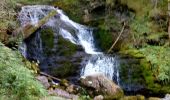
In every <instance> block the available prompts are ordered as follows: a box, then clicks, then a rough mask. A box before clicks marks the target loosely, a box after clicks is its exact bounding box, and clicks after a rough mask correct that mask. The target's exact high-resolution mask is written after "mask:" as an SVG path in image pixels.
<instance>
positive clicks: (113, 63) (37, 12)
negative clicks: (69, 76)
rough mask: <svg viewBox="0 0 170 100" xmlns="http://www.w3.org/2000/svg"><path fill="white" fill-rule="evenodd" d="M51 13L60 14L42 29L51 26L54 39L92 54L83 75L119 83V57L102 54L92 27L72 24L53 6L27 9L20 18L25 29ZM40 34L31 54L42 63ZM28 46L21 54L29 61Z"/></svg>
mask: <svg viewBox="0 0 170 100" xmlns="http://www.w3.org/2000/svg"><path fill="white" fill-rule="evenodd" d="M51 10H56V11H57V12H58V13H57V15H55V16H54V17H53V18H51V19H50V20H49V21H48V22H47V23H46V24H45V25H44V26H42V27H52V28H53V30H54V32H55V36H58V35H60V36H62V37H63V38H64V39H66V40H68V41H70V42H71V43H73V44H76V45H80V46H82V47H83V49H84V51H85V52H86V53H87V54H89V55H90V57H88V59H87V61H86V63H85V65H84V66H83V65H82V70H81V73H80V74H81V75H80V76H87V75H92V74H96V73H102V74H104V75H105V76H106V77H108V78H109V79H114V80H115V81H116V82H117V83H118V84H119V68H118V66H119V62H118V61H117V59H116V57H113V56H110V55H106V54H104V53H103V52H101V51H100V49H98V48H96V46H95V40H94V38H93V29H92V28H89V27H86V26H83V25H80V24H78V23H76V22H73V21H72V20H70V19H69V18H68V17H67V16H66V15H65V14H64V13H63V11H62V10H60V9H58V8H54V7H52V6H41V5H36V6H24V7H22V10H21V12H20V13H19V17H18V18H19V21H20V23H21V25H22V26H25V25H26V24H27V23H31V24H32V25H36V24H37V23H38V21H39V20H40V19H42V18H43V17H45V16H46V15H47V14H48V13H49V12H50V11H51ZM39 35H41V34H38V35H36V36H35V37H36V39H34V41H33V42H34V44H35V48H34V50H32V51H31V52H35V55H34V56H35V57H34V58H35V59H37V60H39V61H40V63H41V61H42V60H40V59H43V57H42V55H43V51H42V40H41V38H40V36H39ZM54 41H57V40H54ZM27 45H28V44H25V43H23V44H22V46H21V52H22V54H23V55H24V56H25V57H26V58H29V56H31V55H29V54H27V52H28V51H27V50H28V48H29V47H28V46H27ZM40 55H41V56H40Z"/></svg>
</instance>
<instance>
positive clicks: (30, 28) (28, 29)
mask: <svg viewBox="0 0 170 100" xmlns="http://www.w3.org/2000/svg"><path fill="white" fill-rule="evenodd" d="M56 14H57V11H55V10H52V11H51V12H50V13H49V14H48V15H47V16H45V17H44V18H42V19H41V20H40V21H39V22H38V23H37V24H36V25H32V24H31V23H29V24H27V25H25V26H24V27H22V26H21V27H19V28H18V29H16V30H14V31H13V32H12V36H11V38H13V39H12V40H16V39H18V36H19V35H22V36H23V39H26V38H28V37H29V36H30V35H31V34H33V33H34V32H35V31H36V30H38V29H39V28H40V27H41V26H42V25H44V24H45V23H47V22H48V21H49V19H50V18H52V17H54V16H55V15H56Z"/></svg>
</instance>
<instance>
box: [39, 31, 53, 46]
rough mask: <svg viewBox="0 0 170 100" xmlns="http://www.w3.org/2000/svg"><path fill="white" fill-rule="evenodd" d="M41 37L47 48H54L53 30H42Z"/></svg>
mask: <svg viewBox="0 0 170 100" xmlns="http://www.w3.org/2000/svg"><path fill="white" fill-rule="evenodd" d="M40 36H41V39H42V42H43V45H45V47H46V48H49V49H52V48H53V47H54V32H53V30H52V28H43V29H41V31H40Z"/></svg>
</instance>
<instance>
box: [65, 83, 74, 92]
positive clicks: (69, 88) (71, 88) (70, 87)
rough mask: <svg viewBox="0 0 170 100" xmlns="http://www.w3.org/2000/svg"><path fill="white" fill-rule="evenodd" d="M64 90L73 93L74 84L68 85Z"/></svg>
mask: <svg viewBox="0 0 170 100" xmlns="http://www.w3.org/2000/svg"><path fill="white" fill-rule="evenodd" d="M66 91H67V92H69V93H73V92H74V85H70V86H68V87H67V89H66Z"/></svg>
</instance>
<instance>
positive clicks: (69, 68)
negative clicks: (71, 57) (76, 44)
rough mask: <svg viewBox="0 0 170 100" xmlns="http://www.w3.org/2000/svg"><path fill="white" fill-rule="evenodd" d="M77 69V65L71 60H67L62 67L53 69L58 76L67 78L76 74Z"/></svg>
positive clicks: (53, 72)
mask: <svg viewBox="0 0 170 100" xmlns="http://www.w3.org/2000/svg"><path fill="white" fill-rule="evenodd" d="M76 70H77V68H76V66H74V65H73V64H72V63H71V62H69V61H65V62H63V64H62V65H61V66H60V67H57V68H55V69H53V71H52V74H53V75H55V76H57V77H61V78H65V77H69V76H71V75H74V74H75V73H76Z"/></svg>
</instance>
